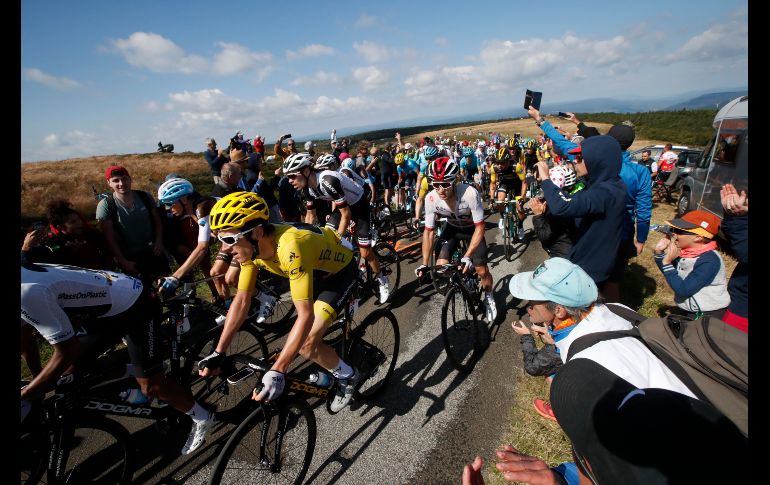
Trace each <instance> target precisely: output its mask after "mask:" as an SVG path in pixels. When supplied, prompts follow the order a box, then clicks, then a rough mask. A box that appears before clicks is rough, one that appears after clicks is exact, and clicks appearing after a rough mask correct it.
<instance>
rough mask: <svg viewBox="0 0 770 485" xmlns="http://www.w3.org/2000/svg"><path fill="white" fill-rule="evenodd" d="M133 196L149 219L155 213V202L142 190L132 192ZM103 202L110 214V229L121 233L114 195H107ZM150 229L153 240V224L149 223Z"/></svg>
mask: <svg viewBox="0 0 770 485" xmlns="http://www.w3.org/2000/svg"><path fill="white" fill-rule="evenodd" d="M134 195H137V196H139V200H141V201H142V203H143V204H144V206H145V207H147V212H148V213H149V214H150V217H152V213H153V212H157V206H156V205H155V201H154V200H153V198H152V196H151V195H150V194H148V193H147V192H145V191H143V190H134ZM104 200H105V201H106V202H107V210H108V211H109V214H110V220H111V221H112V227H113V228H114V230H115V231H117V232H120V231H122V228H121V227H120V224H118V205H117V203H116V202H115V194H109V195H108V196H107V197H105V198H104ZM151 227H152V237H153V238H154V237H155V224H154V223H151Z"/></svg>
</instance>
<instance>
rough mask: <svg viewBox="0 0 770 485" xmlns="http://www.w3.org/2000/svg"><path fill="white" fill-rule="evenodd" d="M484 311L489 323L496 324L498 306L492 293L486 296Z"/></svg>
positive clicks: (487, 293)
mask: <svg viewBox="0 0 770 485" xmlns="http://www.w3.org/2000/svg"><path fill="white" fill-rule="evenodd" d="M484 310H485V312H484V313H485V317H486V319H487V322H489V323H492V322H494V321H495V319H496V318H497V305H496V304H495V297H494V295H493V294H492V292H491V291H488V292H486V293H485V294H484Z"/></svg>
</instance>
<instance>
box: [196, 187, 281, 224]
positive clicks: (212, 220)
mask: <svg viewBox="0 0 770 485" xmlns="http://www.w3.org/2000/svg"><path fill="white" fill-rule="evenodd" d="M267 218H268V209H267V204H266V203H265V199H263V198H262V197H260V196H258V195H257V194H255V193H254V192H233V193H232V194H227V195H226V196H224V197H222V198H221V199H219V200H218V201H217V202H216V204H214V207H212V208H211V214H210V217H209V225H210V226H211V230H212V231H221V230H224V229H241V228H243V227H244V226H246V223H248V222H251V221H254V223H253V224H252V226H256V225H258V224H260V223H264V222H267Z"/></svg>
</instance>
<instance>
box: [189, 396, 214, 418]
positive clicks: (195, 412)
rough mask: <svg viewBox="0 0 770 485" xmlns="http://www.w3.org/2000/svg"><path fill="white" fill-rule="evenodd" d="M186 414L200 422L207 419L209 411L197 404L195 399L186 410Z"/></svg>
mask: <svg viewBox="0 0 770 485" xmlns="http://www.w3.org/2000/svg"><path fill="white" fill-rule="evenodd" d="M187 415H188V416H190V417H191V418H192V419H193V421H196V422H198V423H200V422H203V421H206V420H207V419H209V415H210V413H209V412H208V411H206V409H204V407H203V406H201V405H200V404H198V401H195V403H194V404H193V407H192V408H190V410H189V411H187Z"/></svg>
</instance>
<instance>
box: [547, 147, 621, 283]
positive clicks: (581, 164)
mask: <svg viewBox="0 0 770 485" xmlns="http://www.w3.org/2000/svg"><path fill="white" fill-rule="evenodd" d="M570 154H573V155H575V171H576V172H577V175H578V177H583V178H584V180H585V182H586V188H585V189H583V190H581V191H580V192H577V193H575V194H573V195H569V194H565V193H564V192H563V191H561V190H559V188H558V187H557V186H556V185H555V184H554V183H553V182H552V181H551V180H550V177H549V174H548V164H547V163H545V162H542V161H541V162H538V163H537V169H538V173H539V175H540V180H541V184H542V185H541V186H542V189H543V194H544V195H545V200H546V202H548V207H549V208H550V210H551V212H552V213H553V214H554V215H556V216H559V217H574V218H575V219H576V220H575V222H576V225H577V232H576V241H575V244H574V246H573V247H572V251H570V253H569V255H568V259H569V260H570V261H572V262H573V263H575V264H577V265H578V266H580V267H581V268H583V270H584V271H585V272H586V273H588V274H589V275H590V276H591V278H592V279H593V280H594V282H595V283H596V284H597V286H599V287H600V288H601V286H602V284H603V283H604V282H605V281H606V280H607V279H608V278H609V276H610V272H611V271H612V269H613V267H614V265H615V255H616V254H617V253H618V248H619V247H620V241H621V236H622V231H623V220H624V212H625V200H626V185H625V183H624V182H623V180H621V178H620V176H619V174H620V167H621V164H622V155H621V151H620V145H619V144H618V141H617V140H616V139H615V138H613V137H611V136H607V135H599V136H593V137H591V138H587V139H586V140H584V141H583V144H582V146H580V147H577V148H573V149H572V150H570Z"/></svg>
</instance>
